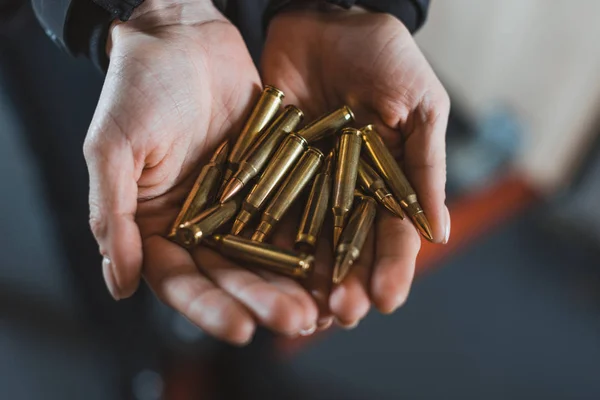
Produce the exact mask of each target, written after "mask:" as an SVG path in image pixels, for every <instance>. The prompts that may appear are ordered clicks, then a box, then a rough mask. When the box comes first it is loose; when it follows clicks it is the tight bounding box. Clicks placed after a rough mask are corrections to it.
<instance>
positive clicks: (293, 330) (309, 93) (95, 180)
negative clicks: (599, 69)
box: [84, 0, 447, 345]
mask: <svg viewBox="0 0 600 400" xmlns="http://www.w3.org/2000/svg"><path fill="white" fill-rule="evenodd" d="M359 14H360V13H355V12H353V13H352V15H353V17H352V18H354V15H356V18H364V20H363V19H357V20H355V21H353V20H352V19H343V18H340V16H339V15H338V14H332V15H331V16H332V17H334V18H339V27H338V28H335V29H334V28H333V27H332V32H333V33H336V32H338V36H340V35H339V32H341V31H342V30H344V29H350V30H351V31H352V30H354V29H355V30H356V37H358V38H360V37H361V36H364V35H365V32H363V31H365V30H366V31H369V32H371V31H377V29H376V28H373V26H371V24H373V23H380V22H382V21H380V20H374V19H372V18H380V17H379V16H375V14H369V15H368V16H367V15H363V16H362V17H359ZM321 17H322V16H320V15H317V14H314V13H312V14H311V13H303V14H283V15H281V16H279V17H277V18H276V20H274V21H273V23H272V25H271V27H270V29H269V35H268V36H269V37H268V41H267V47H266V49H265V57H264V59H263V68H264V71H263V78H264V79H263V81H264V82H265V83H273V84H275V85H277V86H278V87H280V88H282V89H283V90H284V91H285V92H286V95H287V96H288V101H289V102H290V103H297V104H299V105H300V106H301V107H303V108H304V109H305V110H306V112H307V113H308V116H309V117H311V116H316V115H317V114H320V113H322V112H323V111H325V110H330V109H332V108H333V107H337V106H338V105H339V104H341V103H344V102H345V103H348V104H349V105H350V106H352V107H353V108H354V109H355V112H356V113H357V115H359V116H360V117H361V118H365V119H368V120H369V121H372V120H375V121H376V122H385V123H386V125H387V126H389V127H390V128H389V129H387V130H385V134H386V138H387V139H389V140H390V143H391V144H393V145H398V144H399V143H400V142H401V140H399V139H398V140H396V142H394V138H401V135H400V134H399V133H398V131H399V130H400V129H401V128H406V127H410V128H412V129H411V130H409V131H408V132H412V133H411V134H410V135H405V138H408V140H406V153H407V154H408V152H409V151H410V149H411V147H409V145H408V143H409V142H410V143H414V144H413V145H412V148H413V150H415V149H417V148H418V145H419V143H421V144H422V145H424V147H423V148H420V149H419V154H421V155H420V156H415V157H412V158H409V157H408V156H407V157H405V162H406V167H407V168H408V169H407V173H410V177H411V179H413V182H415V183H416V182H417V180H422V183H419V185H416V186H417V187H416V189H417V190H419V191H421V190H422V191H423V197H422V200H423V206H424V207H425V209H426V211H427V213H428V215H430V216H432V217H433V221H434V229H435V233H436V239H437V240H439V241H442V240H443V236H444V234H443V232H442V231H443V230H444V228H443V225H444V223H445V222H444V210H443V207H444V206H443V180H444V177H445V166H444V164H443V130H444V129H442V128H441V125H444V127H445V118H446V115H447V109H446V110H441V111H439V110H437V108H432V107H434V106H435V107H437V104H438V100H437V96H438V95H436V93H434V92H432V91H431V90H430V87H429V86H428V85H429V84H430V83H431V81H432V80H433V81H434V82H435V83H436V84H437V85H439V83H438V82H437V80H436V79H435V76H434V75H433V73H431V71H430V69H429V67H428V65H427V63H426V61H425V60H424V58H422V56H421V55H420V53H419V52H418V49H417V50H416V52H415V49H416V47H414V49H413V48H412V47H411V45H408V47H406V48H407V49H408V50H406V52H402V57H400V58H399V60H400V61H401V62H399V61H398V60H397V59H394V58H390V59H388V60H387V61H386V59H384V60H382V61H381V63H380V64H381V65H387V64H390V63H392V64H393V63H394V61H395V62H396V64H397V65H398V66H399V67H398V68H399V70H398V71H397V75H398V74H401V72H402V71H405V72H406V71H409V72H410V73H409V74H408V75H407V77H410V79H407V82H409V83H411V84H413V83H414V84H415V85H416V83H419V82H422V85H421V84H419V85H417V86H418V90H416V91H413V90H412V89H411V87H412V86H410V85H409V86H407V89H406V90H402V89H399V88H395V89H394V90H393V91H392V92H390V93H388V98H389V99H391V100H390V101H391V103H392V104H393V105H394V106H398V111H397V113H396V111H394V112H393V110H392V108H391V105H390V104H388V108H387V109H384V111H385V112H383V114H381V115H380V114H379V113H378V112H374V111H373V110H377V108H376V107H375V106H376V105H379V104H378V103H371V102H369V101H372V100H373V99H374V98H375V96H373V94H372V93H371V91H367V88H368V87H369V85H371V86H372V87H374V88H376V89H377V88H380V87H383V82H379V81H378V80H377V79H376V78H377V77H379V80H382V79H383V77H385V82H386V83H387V82H388V81H389V79H388V78H389V72H390V71H383V70H382V71H380V69H382V68H374V69H373V71H372V73H371V74H372V75H369V76H372V78H371V80H365V81H364V82H362V83H360V84H359V83H356V84H354V85H350V86H349V87H348V88H347V89H341V87H342V85H341V83H342V81H343V79H337V78H335V75H336V73H335V72H334V71H335V68H329V69H328V68H325V67H324V65H325V64H326V63H328V62H331V60H332V59H333V60H334V64H335V65H337V66H339V65H345V66H346V67H348V65H347V63H349V62H350V61H352V60H354V61H356V60H357V58H356V57H355V55H356V54H355V53H354V50H355V46H349V44H348V42H346V45H345V46H344V41H343V40H341V38H340V40H338V41H331V45H330V47H327V46H325V44H323V46H322V47H321V48H319V50H320V52H317V51H316V50H314V49H310V48H309V47H310V46H309V44H310V43H314V41H315V40H317V39H318V38H319V37H321V36H320V35H322V34H323V31H324V29H325V25H327V24H326V23H325V22H326V21H325V20H321ZM327 18H329V16H328V17H327ZM386 18H387V19H386V21H385V22H386V24H387V25H383V28H385V29H384V30H385V31H386V32H391V31H392V30H395V29H400V31H401V34H399V37H398V38H397V40H399V43H400V44H403V43H405V42H408V43H409V44H410V43H413V42H412V38H411V37H410V35H409V34H408V33H406V34H404V33H403V32H402V29H403V28H402V25H401V24H399V23H398V22H393V21H395V20H393V21H392V19H391V17H390V18H388V17H386ZM286 23H289V24H293V25H294V29H291V30H290V29H285V26H286ZM355 23H356V25H354V24H355ZM388 25H389V26H388ZM288 27H289V26H288ZM313 28H315V29H316V31H315V32H312V31H311V30H312V29H313ZM279 31H281V32H284V31H286V32H285V35H283V36H286V35H287V37H288V38H290V39H291V42H290V43H288V45H289V48H286V45H285V43H284V42H283V41H281V40H279V38H278V36H281V35H282V34H281V32H279ZM290 32H291V34H290ZM300 32H304V34H305V38H306V39H307V43H305V44H303V43H302V40H301V38H302V35H301V34H300ZM373 35H374V36H372V37H370V38H369V45H370V46H371V47H374V46H373V39H374V38H375V39H378V40H379V41H381V43H379V47H380V48H387V46H388V44H386V43H387V42H388V41H389V37H388V36H386V35H378V34H377V33H376V32H374V33H373ZM350 47H352V51H353V53H352V57H351V54H350V53H351V52H350ZM358 47H361V46H358ZM364 47H368V46H364ZM332 49H338V50H340V49H341V50H343V49H346V51H345V52H343V51H340V52H339V54H337V58H336V57H335V54H331V57H333V58H332V59H325V58H324V55H325V54H328V52H330V51H332ZM409 50H410V51H409ZM373 51H375V50H373ZM107 52H108V55H109V57H110V66H109V69H108V73H107V76H106V80H105V83H104V87H103V90H102V94H101V96H100V100H99V103H98V106H97V109H96V112H95V114H94V117H93V120H92V123H91V126H90V129H89V131H88V135H87V137H86V142H85V145H84V155H85V158H86V162H87V164H88V170H89V175H90V197H89V201H90V225H91V228H92V232H93V233H94V236H95V237H96V239H97V241H98V244H99V248H100V252H101V254H102V255H103V256H104V261H103V264H102V268H103V272H104V277H105V281H106V283H107V287H108V289H109V291H110V293H111V295H112V296H113V297H114V298H115V299H116V300H119V299H124V298H127V297H129V296H131V295H132V294H133V293H134V292H135V291H136V289H137V287H138V284H139V281H140V279H141V277H142V276H143V278H144V279H145V280H146V282H147V283H148V285H149V286H150V287H151V288H152V290H153V291H154V292H155V293H156V295H157V296H158V297H159V298H160V299H161V300H162V301H163V302H165V303H166V304H167V305H169V306H171V307H173V308H174V309H175V310H177V311H178V312H180V313H182V314H183V315H184V316H186V317H187V318H188V319H189V320H190V321H192V322H193V323H195V324H196V325H197V326H199V327H200V328H202V329H203V330H204V331H205V332H207V333H208V334H211V335H214V336H215V337H218V338H220V339H222V340H225V341H228V342H230V343H233V344H239V345H242V344H245V343H248V342H249V341H250V340H251V338H252V336H253V334H254V331H255V329H256V326H257V325H262V326H265V327H266V328H268V329H271V330H273V331H275V332H278V333H281V334H285V335H290V336H295V335H297V334H301V333H307V332H312V331H314V328H315V327H316V325H317V322H319V326H321V327H323V326H325V325H324V323H323V322H324V321H328V323H330V322H331V319H332V317H333V316H335V317H336V318H337V319H338V320H339V321H340V322H341V323H342V324H345V325H351V324H354V323H355V322H356V321H358V320H360V319H361V318H362V317H364V315H365V314H366V312H367V311H368V309H369V304H370V301H373V302H374V304H375V305H376V306H377V307H378V308H380V309H382V310H384V311H391V310H392V309H394V308H396V307H397V306H398V305H399V304H400V303H402V302H403V301H404V299H405V297H406V294H407V293H408V287H409V286H410V280H411V278H412V271H413V270H414V257H415V256H416V252H417V251H418V244H419V238H418V235H416V232H415V230H414V228H413V227H412V226H411V225H410V224H409V223H407V222H398V221H396V220H393V219H391V218H390V217H389V216H387V217H386V216H385V215H383V216H381V217H380V218H379V220H378V222H377V232H376V234H375V235H374V236H375V237H374V238H372V239H371V240H370V242H368V244H367V246H366V248H368V249H369V250H368V251H365V252H364V253H365V254H364V256H363V257H361V261H360V264H361V266H362V267H361V268H355V271H353V272H352V274H351V275H350V276H349V277H348V279H347V280H346V281H345V282H344V283H343V284H342V285H341V286H339V287H338V288H336V289H334V290H333V292H332V293H331V296H329V295H330V293H329V289H328V285H327V284H326V283H324V282H323V281H322V280H321V281H320V280H319V279H316V282H314V283H313V284H311V287H308V288H306V289H305V288H304V287H303V286H301V285H300V284H299V283H297V282H295V281H293V280H291V279H288V278H285V277H280V276H276V275H274V274H269V273H265V272H260V271H258V272H254V271H251V270H248V269H246V268H243V267H242V266H239V265H236V264H234V263H232V262H230V261H228V260H226V259H224V258H222V257H220V256H219V255H217V254H216V253H214V252H212V251H211V250H208V249H207V248H204V247H200V248H198V249H197V250H195V251H193V252H191V253H190V252H188V251H186V250H184V249H182V248H180V247H179V246H177V245H175V244H173V243H171V242H169V241H168V240H166V239H164V238H163V236H164V234H165V233H166V232H167V230H168V228H169V225H170V223H171V222H172V221H173V219H174V218H175V216H176V214H177V212H178V208H179V207H180V205H181V203H182V202H183V200H184V198H185V195H186V193H187V191H188V190H189V188H190V187H191V184H192V183H193V180H194V178H195V176H196V175H197V173H198V169H199V167H201V166H202V165H203V163H205V162H206V161H207V159H208V158H209V157H210V155H211V154H212V153H213V152H214V150H215V149H216V147H217V146H218V145H219V144H220V143H221V142H222V141H223V140H225V139H226V138H228V137H235V136H236V135H237V134H238V133H239V131H240V130H241V127H242V124H243V120H244V118H245V116H246V115H248V112H249V110H250V109H251V107H252V105H253V101H254V99H255V98H256V97H257V95H258V93H259V92H260V89H261V87H262V84H261V79H260V77H259V74H258V72H257V70H256V68H255V66H254V65H253V63H252V60H251V59H250V56H249V54H248V51H247V49H246V47H245V45H244V43H243V40H242V38H241V36H240V34H239V32H238V31H237V29H236V28H235V27H234V26H233V25H231V23H229V22H228V21H227V20H226V19H225V18H224V17H223V16H222V15H221V14H220V13H219V12H218V11H217V10H216V9H215V8H214V6H213V5H212V3H211V2H210V1H205V0H196V1H193V2H190V3H184V2H172V1H164V0H161V1H156V0H147V1H145V2H144V3H143V4H142V6H140V7H139V8H138V9H136V11H135V13H134V15H133V16H132V18H131V20H130V21H128V22H126V23H117V24H115V25H113V27H112V29H111V33H110V36H109V42H108V44H107ZM412 53H415V54H412ZM404 54H407V55H409V56H410V57H409V58H407V59H406V61H404V59H405V57H404ZM398 56H400V54H398ZM413 58H416V59H415V60H412V59H413ZM359 59H360V58H359ZM336 60H337V61H336ZM409 61H410V62H409ZM359 64H360V65H355V66H352V67H351V68H348V71H346V72H345V73H347V74H350V73H351V71H362V72H363V73H364V71H365V70H366V69H368V68H370V67H371V66H370V65H362V64H361V63H359ZM422 64H424V66H423V65H422ZM313 66H314V67H315V68H316V71H319V73H318V74H317V75H316V76H314V77H315V78H316V77H318V78H319V79H317V80H314V79H313V75H309V74H308V73H307V71H308V68H309V67H311V68H312V67H313ZM384 72H385V73H387V74H384ZM332 75H333V76H332ZM309 77H310V79H313V80H312V81H311V80H310V79H309ZM336 79H337V82H335V80H336ZM403 79H405V78H403ZM318 82H328V85H327V86H320V85H319V84H318ZM331 83H335V84H334V85H330V84H331ZM361 88H362V89H361ZM436 88H437V86H436ZM440 88H441V86H440ZM377 90H380V89H377ZM373 93H378V92H377V91H376V92H373ZM442 93H444V92H443V89H442ZM400 94H402V96H400ZM424 94H427V95H426V96H424ZM394 96H396V97H394ZM309 97H310V98H313V97H314V99H315V101H314V103H312V104H311V103H310V102H308V101H307V99H308V98H309ZM361 97H363V99H366V100H365V102H361V101H359V99H360V98H361ZM408 99H411V100H415V101H416V102H417V103H409V102H408ZM444 99H446V100H445V101H446V103H447V98H443V95H442V100H444ZM402 101H406V109H403V108H402V107H400V106H402V105H403V104H404V103H402ZM419 104H420V106H419ZM444 104H445V103H444ZM423 107H425V108H423ZM394 110H396V108H394ZM434 116H436V118H434V120H435V121H432V118H433V117H434ZM425 122H435V123H434V125H435V128H432V127H431V126H429V125H427V124H426V123H425ZM425 125H427V126H428V128H427V129H425V128H423V127H424V126H425ZM411 141H412V142H411ZM440 186H441V187H440ZM419 193H421V192H419ZM293 223H294V222H289V223H287V224H286V223H284V224H283V225H284V226H283V229H284V230H285V229H286V226H287V229H291V228H290V227H292V226H293ZM441 232H442V233H441ZM386 237H388V239H387V240H382V239H377V238H386ZM375 239H377V240H375ZM369 243H370V244H369ZM375 243H377V244H375ZM400 252H402V253H400ZM320 253H321V254H324V253H325V252H324V251H323V250H322V249H321V250H320ZM329 257H331V256H330V255H329ZM326 265H331V259H330V258H329V260H327V255H324V256H319V261H318V268H319V269H320V270H324V268H326V267H325V266H326ZM321 276H324V275H323V274H321ZM390 281H393V282H394V283H393V285H391V283H390ZM369 282H370V283H369ZM369 285H370V286H369ZM390 285H391V287H388V286H390ZM315 290H316V291H317V292H319V293H320V294H321V295H320V296H315V298H316V299H317V300H318V301H315V298H313V296H311V292H313V293H314V291H315Z"/></svg>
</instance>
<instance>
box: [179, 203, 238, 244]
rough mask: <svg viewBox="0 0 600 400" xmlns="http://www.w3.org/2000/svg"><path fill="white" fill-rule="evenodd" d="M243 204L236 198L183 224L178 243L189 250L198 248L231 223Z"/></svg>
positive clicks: (180, 228) (180, 227)
mask: <svg viewBox="0 0 600 400" xmlns="http://www.w3.org/2000/svg"><path fill="white" fill-rule="evenodd" d="M241 203H242V201H241V199H240V198H234V199H232V200H230V201H228V202H227V203H223V204H217V205H216V206H214V207H212V208H209V209H208V210H206V211H205V212H203V213H202V214H200V215H199V216H197V217H196V218H194V219H193V220H191V221H188V222H186V223H184V224H181V225H180V226H179V227H178V229H177V234H176V238H177V242H178V243H180V244H181V245H183V246H185V247H188V248H192V247H195V246H197V245H198V244H199V243H200V242H201V241H202V240H204V239H205V238H206V237H207V236H209V235H212V234H213V233H215V232H216V230H217V229H219V228H220V227H221V226H223V225H225V224H226V223H227V222H229V221H230V220H231V219H232V218H233V217H234V216H235V214H236V213H237V211H238V209H239V207H240V204H241Z"/></svg>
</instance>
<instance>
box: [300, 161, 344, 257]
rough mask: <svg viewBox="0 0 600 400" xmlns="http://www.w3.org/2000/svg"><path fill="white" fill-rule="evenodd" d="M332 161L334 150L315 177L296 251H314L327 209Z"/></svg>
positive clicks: (301, 221)
mask: <svg viewBox="0 0 600 400" xmlns="http://www.w3.org/2000/svg"><path fill="white" fill-rule="evenodd" d="M334 162H335V152H334V151H331V152H330V153H329V155H328V156H327V158H326V159H325V162H324V163H323V167H322V168H321V171H320V172H319V173H318V174H317V176H316V177H315V180H314V183H313V185H312V189H311V190H310V195H309V196H308V202H307V203H306V207H304V213H303V214H302V219H301V220H300V227H299V228H298V234H297V235H296V244H295V248H296V250H298V251H302V252H304V253H309V254H312V253H314V252H315V248H316V245H317V239H318V238H319V233H320V232H321V227H322V226H323V222H324V221H325V217H326V215H327V210H328V209H329V197H330V195H331V182H332V178H333V177H332V174H333V165H334Z"/></svg>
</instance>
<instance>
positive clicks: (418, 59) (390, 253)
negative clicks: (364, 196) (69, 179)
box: [262, 7, 450, 327]
mask: <svg viewBox="0 0 600 400" xmlns="http://www.w3.org/2000/svg"><path fill="white" fill-rule="evenodd" d="M262 77H263V80H264V81H265V82H268V83H271V84H274V85H275V86H277V87H279V88H281V89H282V90H283V91H284V92H285V93H286V101H287V102H289V103H294V104H297V105H298V106H299V107H300V108H301V109H302V110H304V111H305V113H306V114H307V119H308V120H310V119H311V118H315V117H317V116H319V115H321V114H323V113H325V112H327V111H330V110H333V109H335V108H337V107H339V106H340V105H342V104H348V105H349V106H350V107H351V108H352V110H353V111H354V113H355V115H356V117H357V123H358V125H359V126H362V125H366V124H368V123H375V124H376V126H377V128H378V130H379V131H380V133H381V134H382V136H383V138H384V140H386V141H387V144H388V146H389V147H390V149H391V150H392V152H393V153H394V154H395V155H396V156H397V158H398V161H399V163H400V164H401V165H402V166H403V167H404V171H405V172H406V174H407V177H408V178H409V179H410V181H411V182H412V183H413V186H414V188H415V190H416V191H417V193H418V194H419V201H420V203H421V205H422V206H423V208H424V210H425V212H426V214H427V216H428V218H429V220H430V222H431V225H432V228H433V232H434V239H435V241H436V242H438V243H445V242H447V241H448V236H449V233H450V216H449V213H448V209H447V208H446V206H445V183H446V160H445V134H446V127H447V119H448V113H449V109H450V102H449V99H448V95H447V93H446V91H445V90H444V88H443V87H442V85H441V83H440V82H439V80H438V79H437V77H436V76H435V74H434V72H433V70H432V69H431V67H430V66H429V64H428V63H427V61H426V59H425V57H424V56H423V54H422V53H421V51H420V50H419V48H418V46H417V45H416V43H415V41H414V40H413V38H412V36H411V34H410V32H409V31H408V30H407V29H406V28H405V27H404V25H402V23H401V22H400V21H399V20H397V19H396V18H394V17H392V16H390V15H386V14H376V13H371V12H367V11H365V10H363V9H360V8H357V7H355V8H353V9H352V10H351V11H345V10H340V9H334V8H333V9H330V10H329V11H323V10H303V11H290V12H287V13H282V14H280V15H279V16H277V17H275V19H274V20H273V21H272V22H271V24H270V26H269V30H268V36H267V42H266V45H265V50H264V55H263V59H262ZM420 243H421V240H420V237H419V235H418V233H417V231H416V229H415V228H414V227H413V226H412V224H411V223H410V221H409V220H408V219H405V220H404V221H402V220H399V219H397V218H395V217H393V216H392V215H391V214H390V213H388V212H386V211H384V210H380V211H379V213H378V217H377V221H376V225H375V234H374V235H371V237H370V238H369V239H368V240H367V243H366V244H365V247H364V249H363V251H362V254H361V257H360V258H359V260H358V261H357V263H356V266H355V267H354V269H353V270H352V272H351V273H350V275H349V276H348V277H347V278H346V279H345V280H344V281H343V282H342V284H340V285H339V286H337V287H335V288H333V289H332V291H331V294H330V296H319V297H316V298H317V299H319V309H320V310H321V320H323V319H325V318H327V317H328V316H330V315H332V316H334V317H335V319H336V320H337V321H338V323H339V324H340V325H342V326H345V327H353V326H356V324H357V323H358V322H359V321H360V320H361V319H362V318H364V316H365V315H366V314H367V312H368V310H369V306H370V304H371V303H372V304H374V305H375V307H377V309H379V310H380V311H381V312H383V313H391V312H393V311H394V310H396V309H397V308H398V307H400V306H401V305H402V304H403V303H404V302H405V301H406V298H407V296H408V292H409V289H410V286H411V283H412V279H413V275H414V270H415V260H416V256H417V254H418V252H419V248H420ZM323 260H324V259H323ZM322 268H323V267H320V266H318V267H317V270H321V269H322ZM323 279H327V277H322V278H321V281H318V278H317V282H314V285H315V286H317V287H320V288H323V289H322V290H325V289H324V288H326V283H325V282H323V281H322V280H323Z"/></svg>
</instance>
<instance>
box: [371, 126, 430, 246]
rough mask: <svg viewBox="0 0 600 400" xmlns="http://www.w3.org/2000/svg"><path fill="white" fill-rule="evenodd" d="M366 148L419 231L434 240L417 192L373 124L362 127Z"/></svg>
mask: <svg viewBox="0 0 600 400" xmlns="http://www.w3.org/2000/svg"><path fill="white" fill-rule="evenodd" d="M361 133H362V135H363V141H364V142H365V149H366V152H367V154H368V155H369V157H370V158H371V160H372V161H373V165H374V166H375V168H376V169H377V171H378V172H379V173H380V174H381V176H382V177H383V179H384V180H385V182H386V183H387V185H388V187H389V188H390V190H391V191H392V193H393V194H394V196H395V197H396V200H398V201H399V202H400V205H401V206H402V208H403V209H404V210H405V211H406V212H407V214H408V215H409V216H410V218H411V219H412V221H413V223H414V224H415V225H416V227H417V229H418V230H419V232H420V233H421V234H422V235H423V236H424V237H425V238H426V239H427V240H429V241H433V235H432V232H431V226H430V224H429V221H428V220H427V216H426V215H425V214H424V212H423V209H422V208H421V205H420V204H419V201H418V199H417V194H416V192H415V190H414V189H413V187H412V186H411V184H410V182H409V181H408V179H407V178H406V175H404V172H402V169H401V168H400V166H399V165H398V163H397V162H396V160H395V159H394V156H392V154H391V153H390V151H389V150H388V148H387V147H386V146H385V144H384V143H383V140H382V139H381V136H380V135H379V134H378V133H377V131H376V130H375V127H374V126H373V125H367V126H365V127H364V128H362V129H361Z"/></svg>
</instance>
